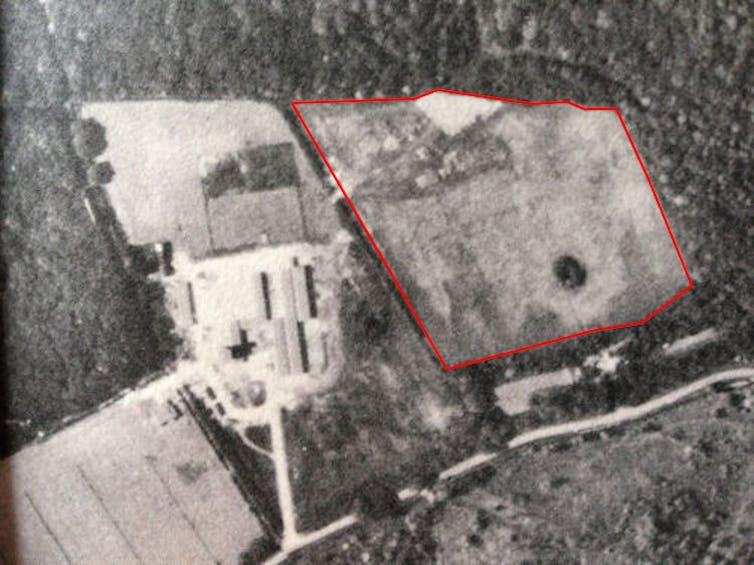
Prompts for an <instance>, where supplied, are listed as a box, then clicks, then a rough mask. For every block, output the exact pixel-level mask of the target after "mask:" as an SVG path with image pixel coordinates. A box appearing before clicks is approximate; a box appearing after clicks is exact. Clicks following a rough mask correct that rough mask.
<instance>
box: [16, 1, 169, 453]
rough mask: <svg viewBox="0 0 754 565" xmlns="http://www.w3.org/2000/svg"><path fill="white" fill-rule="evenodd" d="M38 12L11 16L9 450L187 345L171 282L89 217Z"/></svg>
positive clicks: (29, 8)
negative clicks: (132, 265) (178, 327)
mask: <svg viewBox="0 0 754 565" xmlns="http://www.w3.org/2000/svg"><path fill="white" fill-rule="evenodd" d="M38 8H39V7H38V5H35V4H33V3H32V4H28V3H13V4H12V5H10V6H8V7H5V9H4V15H5V18H6V28H7V29H8V33H7V35H6V36H5V40H6V42H7V43H6V44H7V45H9V46H11V47H12V48H9V49H7V52H8V53H9V59H8V61H7V62H6V66H5V76H4V82H5V89H4V104H5V105H6V108H8V107H12V108H13V110H12V111H5V112H4V117H3V132H4V137H3V142H4V147H3V153H4V157H3V187H4V189H3V254H4V257H3V261H4V269H3V271H4V272H3V318H4V336H3V337H4V364H5V367H4V368H5V371H4V375H5V376H4V381H3V382H4V388H5V391H4V394H3V395H2V396H3V403H4V404H5V406H4V407H5V410H6V411H7V414H6V417H5V418H4V419H3V422H2V429H3V431H4V433H3V435H4V436H6V437H5V438H4V441H3V442H2V446H3V449H2V454H3V455H7V454H8V453H10V452H12V451H14V450H15V449H17V448H18V447H19V446H20V445H22V444H23V443H25V442H27V441H28V440H30V439H31V438H33V437H34V436H35V435H36V434H37V433H38V432H42V431H49V430H50V429H51V428H53V427H54V426H55V425H56V424H57V423H58V422H60V421H61V420H62V419H63V418H64V417H67V416H73V415H76V414H81V413H83V412H86V411H87V410H89V409H91V408H93V407H95V406H97V405H98V404H99V403H101V402H103V401H105V400H107V399H109V398H111V397H113V396H114V395H115V394H117V393H118V392H119V391H121V390H122V389H124V388H127V387H130V386H133V385H134V384H136V383H137V382H138V381H139V380H140V379H142V378H143V377H145V376H146V375H148V374H150V373H154V372H156V371H159V370H160V369H162V368H163V367H165V365H166V364H167V363H169V362H170V361H171V360H172V359H174V357H175V351H176V346H177V341H176V338H175V337H174V336H173V334H172V321H171V320H170V318H169V317H168V316H167V314H166V312H165V309H164V306H163V290H162V287H161V286H160V285H159V284H157V283H154V282H150V281H148V280H147V279H146V278H145V277H143V276H142V275H140V274H139V273H137V272H134V271H132V270H130V269H127V268H126V267H125V265H124V257H125V253H126V241H125V238H124V237H123V234H122V232H121V231H120V227H119V226H118V225H117V223H116V222H115V221H114V218H113V217H112V216H110V217H107V216H103V215H100V217H99V222H98V225H96V226H95V225H93V224H92V222H91V220H90V218H89V216H88V213H87V211H86V208H85V206H84V200H83V196H84V188H85V187H86V175H85V167H86V166H85V165H84V163H83V162H82V161H80V160H79V159H78V157H77V156H76V155H75V153H74V139H73V133H72V131H71V125H72V123H73V116H72V115H71V114H70V112H69V110H68V109H67V107H66V105H65V104H66V101H67V99H68V98H67V90H66V80H65V77H64V76H62V73H61V72H60V70H59V68H57V67H56V65H55V64H56V60H55V53H54V50H53V48H52V46H51V44H50V43H49V40H48V37H47V35H46V31H45V29H44V18H43V15H42V14H41V13H39V10H38ZM94 127H96V126H94ZM79 133H80V132H79ZM84 139H85V137H81V139H80V140H79V142H80V144H82V147H83V145H84V143H83V140H84ZM90 149H91V148H90ZM94 149H97V148H94ZM94 149H93V150H94Z"/></svg>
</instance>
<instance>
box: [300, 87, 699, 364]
mask: <svg viewBox="0 0 754 565" xmlns="http://www.w3.org/2000/svg"><path fill="white" fill-rule="evenodd" d="M435 92H445V93H447V94H457V95H460V96H471V97H473V98H484V99H487V100H496V101H499V102H510V103H512V104H523V105H525V106H551V105H555V104H567V105H569V106H573V107H574V108H578V109H579V110H583V111H585V112H593V111H603V112H615V114H616V115H617V116H618V119H619V120H620V124H621V126H622V127H623V131H624V132H625V133H626V137H627V138H628V141H629V143H630V144H631V149H633V152H634V155H635V156H636V159H637V160H638V161H639V165H640V166H641V170H642V172H643V173H644V177H645V178H646V179H647V183H648V184H649V188H650V189H652V195H653V196H654V199H655V202H656V203H657V207H658V208H659V210H660V214H661V215H662V220H663V222H664V223H665V227H666V228H667V230H668V235H670V239H671V241H672V242H673V247H674V248H675V252H676V254H677V255H678V260H679V261H680V263H681V267H682V268H683V272H684V274H685V275H686V279H687V280H688V282H689V286H687V287H686V288H685V289H683V290H682V291H681V292H679V293H678V294H676V295H675V296H673V298H671V299H670V300H668V301H667V302H665V303H664V304H663V305H662V306H660V307H659V308H657V309H656V310H654V311H653V312H652V313H651V314H650V315H649V316H647V317H646V318H644V319H643V320H640V321H638V322H627V323H625V324H618V325H614V326H605V327H602V328H594V329H591V330H584V331H582V332H577V333H574V334H569V335H566V336H563V337H559V338H555V339H549V340H547V341H542V342H539V343H534V344H532V345H527V346H524V347H519V348H516V349H511V350H509V351H504V352H502V353H497V354H495V355H488V356H487V357H481V358H479V359H474V360H472V361H465V362H463V363H458V364H456V365H450V366H449V365H448V364H447V363H445V360H444V359H443V357H442V355H441V354H440V351H439V350H438V349H437V346H436V345H435V342H434V341H433V340H432V337H431V336H430V335H429V332H428V331H427V329H426V328H425V327H424V324H423V323H422V321H421V319H419V315H418V314H417V313H416V310H415V309H414V306H413V305H412V304H411V301H410V300H409V298H408V296H407V295H406V293H405V291H404V290H403V287H401V285H400V283H399V282H398V279H397V278H396V276H395V273H393V270H392V269H391V268H390V265H388V263H387V261H386V260H385V256H384V255H383V254H382V251H380V248H379V247H378V246H377V242H375V240H374V238H373V237H372V234H371V233H369V230H368V229H367V226H366V224H365V223H364V220H363V219H362V218H361V215H360V214H359V212H358V211H357V210H356V207H355V206H354V204H353V202H352V201H351V198H350V197H349V196H348V193H347V192H346V191H345V189H344V188H343V185H342V184H341V182H340V179H338V177H337V175H336V174H335V171H334V170H333V168H332V166H331V165H330V162H329V161H328V160H327V157H326V156H325V153H324V151H322V148H321V147H320V145H319V143H317V140H316V139H315V138H314V135H313V134H312V132H311V130H310V129H309V126H308V125H307V123H306V121H305V120H304V118H303V116H301V113H300V112H299V110H298V108H297V106H304V105H308V104H357V103H365V102H410V101H413V100H419V99H420V98H424V97H425V96H429V95H430V94H434V93H435ZM291 106H292V107H293V111H294V112H296V115H297V116H298V119H299V120H300V121H301V124H302V125H303V126H304V129H305V130H306V133H307V135H308V136H309V138H310V139H311V140H312V143H313V144H314V147H315V148H316V149H317V152H318V153H319V155H320V157H321V158H322V161H324V163H325V166H326V167H327V170H328V171H330V174H331V175H332V177H333V179H335V183H336V184H337V185H338V188H340V191H341V192H342V193H343V198H345V200H346V202H347V203H348V206H349V207H350V208H351V211H352V212H353V214H354V216H355V217H356V220H358V222H359V225H361V228H362V229H363V230H364V233H365V234H366V236H367V239H369V242H370V243H371V244H372V247H374V250H375V251H376V252H377V256H378V257H379V258H380V261H382V264H383V265H384V266H385V270H386V271H387V273H388V275H390V278H391V279H392V281H393V283H395V286H396V287H397V288H398V292H400V294H401V296H402V297H403V300H404V301H405V302H406V305H407V306H408V309H409V310H410V311H411V314H412V315H413V316H414V319H415V320H416V323H417V324H419V327H420V328H421V330H422V332H423V333H424V335H425V337H426V338H427V342H428V343H429V345H430V347H431V348H432V350H433V351H434V352H435V355H437V358H438V359H439V361H440V364H441V365H442V367H443V369H445V370H446V371H452V370H454V369H460V368H461V367H468V366H469V365H475V364H477V363H482V362H484V361H490V360H491V359H497V358H499V357H505V356H507V355H513V354H514V353H520V352H521V351H527V350H529V349H534V348H537V347H542V346H544V345H550V344H552V343H558V342H560V341H565V340H567V339H573V338H575V337H580V336H583V335H587V334H592V333H597V332H604V331H608V330H617V329H621V328H630V327H633V326H641V325H642V324H645V323H646V322H648V321H649V320H651V319H652V318H654V317H655V316H656V315H657V314H659V313H660V312H662V311H663V310H665V308H667V307H668V306H670V305H671V304H672V303H673V302H675V301H676V300H678V299H679V298H680V297H681V296H683V295H684V294H686V293H687V292H689V291H690V290H691V289H692V288H693V287H694V283H693V281H692V280H691V275H689V271H688V268H687V267H686V262H685V261H684V260H683V257H682V256H681V250H680V249H679V248H678V243H677V242H676V240H675V236H673V232H672V230H671V229H670V224H669V223H668V219H667V217H666V216H665V211H664V210H663V209H662V205H661V204H660V199H659V198H658V197H657V191H656V190H655V187H654V185H653V184H652V179H650V178H649V173H647V168H646V167H645V166H644V162H643V161H642V159H641V157H640V156H639V151H638V150H637V149H636V145H635V144H634V140H633V139H632V138H631V134H630V133H629V132H628V128H627V127H626V122H624V121H623V116H622V115H621V113H620V110H619V109H618V108H616V107H594V108H588V107H585V106H581V105H579V104H576V103H574V102H571V101H570V100H554V101H546V102H528V101H526V100H513V99H511V98H500V97H497V96H487V95H484V94H473V93H470V92H461V91H457V90H448V89H446V88H435V89H433V90H430V91H428V92H425V93H423V94H419V95H417V96H411V97H406V98H362V99H341V100H296V101H293V102H291Z"/></svg>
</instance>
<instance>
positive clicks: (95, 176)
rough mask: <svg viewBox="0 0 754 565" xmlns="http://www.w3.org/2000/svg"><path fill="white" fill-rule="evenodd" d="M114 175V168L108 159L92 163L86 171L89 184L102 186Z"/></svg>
mask: <svg viewBox="0 0 754 565" xmlns="http://www.w3.org/2000/svg"><path fill="white" fill-rule="evenodd" d="M114 176H115V170H114V169H113V166H112V165H111V164H110V162H109V161H100V162H99V163H94V164H92V166H91V167H89V168H88V169H87V171H86V180H87V182H88V183H89V186H102V185H103V184H107V183H109V182H110V181H111V180H113V177H114Z"/></svg>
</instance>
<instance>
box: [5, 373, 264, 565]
mask: <svg viewBox="0 0 754 565" xmlns="http://www.w3.org/2000/svg"><path fill="white" fill-rule="evenodd" d="M181 380H182V377H181V376H180V375H178V374H175V375H173V376H172V377H167V378H166V379H163V380H161V381H158V382H156V383H153V384H152V385H150V386H149V387H147V388H146V389H142V390H139V391H136V392H133V393H131V394H129V395H127V396H126V397H124V398H123V399H121V400H119V401H116V402H115V403H113V404H112V405H110V406H108V407H106V408H104V409H102V410H101V411H99V412H98V413H97V414H94V415H92V416H90V417H88V418H86V419H84V420H82V421H80V422H78V423H75V424H73V425H71V426H69V427H67V428H66V429H64V430H62V431H61V432H59V433H57V434H55V435H53V436H51V437H50V438H49V439H47V440H46V441H43V442H41V443H38V444H34V445H31V446H29V447H27V448H26V449H23V450H22V451H20V452H19V453H17V454H16V455H14V456H13V457H12V458H10V459H6V460H4V461H2V463H0V495H2V496H1V498H0V533H2V536H3V537H2V539H0V557H2V558H3V559H5V560H6V561H7V562H9V563H16V562H17V563H45V564H46V563H124V564H125V563H218V562H222V563H235V562H236V561H237V559H238V556H239V555H240V554H241V552H242V551H243V550H244V549H246V547H247V546H248V544H249V543H250V542H251V541H252V540H254V539H255V538H257V537H260V536H262V535H263V534H262V530H261V528H260V525H259V523H258V521H257V519H256V517H255V516H254V514H252V512H251V511H250V509H249V507H248V505H247V503H246V502H245V501H244V499H243V498H242V496H241V495H240V493H239V491H238V490H237V489H236V486H235V485H234V483H233V480H232V478H231V473H230V471H229V470H228V469H227V468H226V467H225V466H224V464H223V463H222V462H221V460H220V459H218V457H217V455H216V454H215V452H214V451H213V449H212V447H211V445H210V444H209V442H208V441H207V439H206V438H205V436H204V435H203V433H202V431H201V430H200V428H199V427H198V426H197V424H196V423H195V422H194V421H193V420H192V419H191V417H190V416H189V415H188V414H187V413H186V411H185V407H184V406H182V405H181V403H180V399H179V398H178V396H177V395H176V394H175V389H176V388H177V387H178V386H179V385H180V382H181ZM169 399H170V400H172V401H174V402H175V403H176V405H177V406H179V407H180V408H183V415H182V416H180V417H178V418H176V414H175V413H174V412H173V411H172V410H171V409H170V407H169V406H168V404H167V402H168V400H169ZM218 516H222V519H218ZM14 557H15V558H14Z"/></svg>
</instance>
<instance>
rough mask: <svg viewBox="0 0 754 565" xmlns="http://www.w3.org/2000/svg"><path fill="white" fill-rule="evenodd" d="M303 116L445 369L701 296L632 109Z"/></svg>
mask: <svg viewBox="0 0 754 565" xmlns="http://www.w3.org/2000/svg"><path fill="white" fill-rule="evenodd" d="M293 108H294V110H295V111H296V113H297V115H298V116H299V118H300V119H301V121H302V124H303V125H304V127H305V129H306V130H307V133H308V134H309V136H310V137H311V139H312V141H313V143H314V145H315V146H316V148H317V150H318V151H319V153H320V155H321V156H322V158H323V160H324V161H325V164H326V166H327V167H328V169H329V170H330V172H331V173H332V175H333V177H334V179H335V181H336V183H337V184H338V186H339V187H340V189H341V191H342V193H343V196H344V198H345V199H346V201H347V202H348V204H349V205H350V207H351V209H352V210H353V213H354V216H355V218H356V221H357V222H358V223H359V224H360V226H361V228H362V229H363V230H364V233H365V235H366V237H367V239H368V240H369V241H370V242H371V244H372V245H373V247H374V249H375V251H376V253H377V255H378V257H379V258H380V260H381V261H382V262H383V264H384V266H385V268H386V270H387V272H388V275H389V276H390V277H391V279H392V280H393V282H394V283H395V284H396V285H397V287H398V290H399V292H400V293H401V295H402V296H403V298H404V299H405V301H406V303H407V305H408V307H409V309H410V310H411V312H412V313H413V315H414V317H415V318H416V321H417V323H418V324H419V326H420V327H421V328H422V330H423V332H424V333H425V335H426V337H427V340H428V343H429V345H430V346H431V348H432V349H433V350H434V352H435V354H436V355H437V357H438V359H439V360H440V362H441V363H442V365H443V367H444V368H445V369H448V370H451V369H456V368H459V367H463V366H467V365H471V364H474V363H478V362H481V361H485V360H489V359H493V358H496V357H501V356H504V355H509V354H511V353H515V352H518V351H523V350H526V349H531V348H533V347H539V346H542V345H546V344H549V343H554V342H558V341H562V340H564V339H568V338H572V337H576V336H580V335H584V334H588V333H593V332H597V331H604V330H609V329H616V328H621V327H628V326H635V325H640V324H643V323H644V322H646V321H647V320H649V319H651V318H652V317H654V316H655V315H656V314H657V313H658V312H660V311H661V310H663V309H664V308H666V307H667V306H668V305H669V304H670V303H671V302H673V301H674V300H676V299H677V298H679V297H680V296H681V295H683V294H684V293H686V292H688V291H689V290H690V289H691V287H692V282H691V279H690V276H689V275H688V272H687V269H686V267H685V264H684V262H683V259H682V257H681V254H680V251H679V249H678V246H677V244H676V242H675V239H674V238H673V235H672V233H671V231H670V227H669V225H668V222H667V219H666V218H665V215H664V213H663V211H662V208H661V206H660V203H659V200H658V198H657V195H656V193H655V191H654V188H653V186H652V184H651V181H650V180H649V176H648V175H647V172H646V169H645V168H644V165H643V163H642V162H641V159H640V158H639V155H638V152H637V151H636V148H635V146H634V144H633V141H632V140H631V137H630V135H629V133H628V129H627V128H626V125H625V123H624V121H623V118H622V117H621V115H620V112H619V111H618V109H617V108H585V107H582V106H579V105H577V104H574V103H572V102H567V101H556V102H523V101H518V100H509V99H502V98H494V97H485V96H478V95H472V94H467V93H460V92H453V91H446V90H434V91H431V92H428V93H426V94H422V95H420V96H417V97H414V98H397V99H374V100H331V101H300V102H294V103H293Z"/></svg>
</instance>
